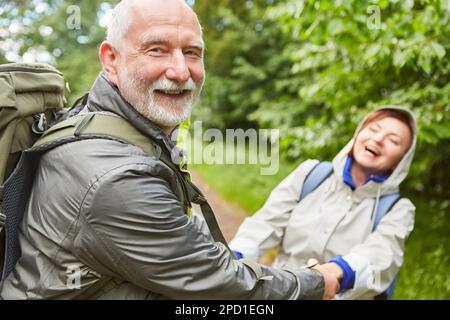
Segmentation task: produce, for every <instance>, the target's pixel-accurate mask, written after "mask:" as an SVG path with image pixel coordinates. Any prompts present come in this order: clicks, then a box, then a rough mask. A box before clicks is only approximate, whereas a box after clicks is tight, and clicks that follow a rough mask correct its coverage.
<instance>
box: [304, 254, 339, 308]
mask: <svg viewBox="0 0 450 320" xmlns="http://www.w3.org/2000/svg"><path fill="white" fill-rule="evenodd" d="M308 265H309V266H311V265H315V266H314V267H312V268H313V269H316V270H317V271H319V272H320V273H321V274H322V276H323V278H324V282H325V290H324V294H323V299H324V300H331V299H333V298H334V296H335V295H336V293H337V292H338V291H339V281H340V280H342V277H343V276H344V273H343V272H342V269H341V268H340V267H339V266H338V265H337V264H335V263H325V264H322V265H318V264H317V260H315V259H309V260H308Z"/></svg>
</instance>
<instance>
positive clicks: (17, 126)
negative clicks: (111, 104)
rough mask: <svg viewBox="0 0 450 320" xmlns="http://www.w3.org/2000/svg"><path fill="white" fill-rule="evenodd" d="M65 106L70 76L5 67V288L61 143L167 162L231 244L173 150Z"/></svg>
mask: <svg viewBox="0 0 450 320" xmlns="http://www.w3.org/2000/svg"><path fill="white" fill-rule="evenodd" d="M80 101H81V106H83V105H84V104H85V103H86V101H87V95H85V96H84V97H82V98H80V99H79V100H78V101H77V102H75V104H74V107H75V109H80V105H78V104H77V103H78V102H80ZM64 106H65V99H64V77H63V75H62V74H61V73H60V72H59V71H58V70H56V69H55V68H53V67H51V66H49V65H44V64H6V65H0V150H1V153H0V218H1V220H0V288H1V287H2V284H3V281H4V280H5V279H6V277H7V276H8V275H9V273H11V272H12V270H13V269H14V265H15V264H16V262H17V260H18V259H19V258H20V255H21V250H20V246H19V239H18V232H19V226H20V222H21V220H22V218H23V214H24V212H25V208H26V204H27V202H28V197H29V194H30V191H31V187H32V185H33V180H34V174H35V171H36V168H37V166H38V164H39V159H40V156H41V155H42V154H43V153H44V152H46V151H48V150H51V149H53V148H55V147H57V146H59V145H62V144H65V143H70V142H76V141H79V140H84V139H99V138H100V139H115V140H119V141H122V142H125V143H129V144H132V145H135V146H137V147H140V148H141V149H143V150H144V151H145V152H146V153H147V154H149V155H152V156H154V157H157V158H158V159H160V160H161V161H163V162H164V163H165V164H166V165H167V166H169V167H170V168H171V169H172V170H173V171H174V172H175V174H176V175H177V178H178V179H177V180H178V182H179V183H178V189H179V190H178V192H177V193H178V196H179V198H180V201H181V202H182V204H183V206H184V207H185V209H186V210H187V211H188V208H190V207H191V203H196V204H198V205H200V207H201V210H202V213H203V216H204V218H205V220H206V222H207V224H208V227H209V229H210V232H211V234H212V236H213V238H214V239H215V241H218V242H221V243H223V244H224V245H225V246H226V247H227V248H228V246H227V244H226V241H225V238H224V237H223V234H222V232H221V230H220V228H219V226H218V224H217V220H216V219H215V216H214V213H213V211H212V209H211V207H210V205H209V204H208V202H207V201H206V199H205V197H204V196H203V194H202V193H201V191H200V190H199V189H198V188H197V187H196V186H195V185H194V184H193V183H192V182H191V181H190V177H189V173H188V172H187V171H186V170H184V169H182V168H180V167H178V166H176V165H175V164H174V163H173V162H172V161H171V159H170V154H167V153H166V152H163V151H162V148H161V147H160V146H158V145H157V144H156V143H155V142H154V141H152V140H151V139H150V138H149V137H147V136H145V135H143V134H142V133H141V132H139V131H138V130H137V129H135V128H134V127H133V126H132V125H131V124H129V123H128V122H127V121H126V120H124V119H122V118H120V117H119V116H116V115H113V114H109V115H108V114H105V113H82V114H79V115H73V116H71V115H72V112H67V109H64ZM117 128H120V130H117ZM228 250H229V248H228ZM230 252H231V250H230ZM253 268H254V267H252V269H253ZM256 269H257V268H256ZM255 272H256V271H255Z"/></svg>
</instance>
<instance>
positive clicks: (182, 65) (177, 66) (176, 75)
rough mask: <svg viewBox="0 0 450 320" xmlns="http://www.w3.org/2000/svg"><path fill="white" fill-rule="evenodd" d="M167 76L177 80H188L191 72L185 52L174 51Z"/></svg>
mask: <svg viewBox="0 0 450 320" xmlns="http://www.w3.org/2000/svg"><path fill="white" fill-rule="evenodd" d="M166 77H167V78H168V79H170V80H173V81H177V82H186V81H188V80H189V77H190V72H189V68H188V66H187V64H186V59H185V57H184V54H183V52H181V51H176V52H174V54H173V56H172V61H171V62H170V66H169V68H167V70H166Z"/></svg>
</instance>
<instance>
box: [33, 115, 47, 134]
mask: <svg viewBox="0 0 450 320" xmlns="http://www.w3.org/2000/svg"><path fill="white" fill-rule="evenodd" d="M47 129H48V124H47V118H46V117H45V114H43V113H41V114H39V115H37V117H35V121H34V122H33V125H32V126H31V130H32V131H33V132H34V133H36V134H38V135H41V134H43V133H44V131H45V130H47Z"/></svg>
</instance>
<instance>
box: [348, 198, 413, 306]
mask: <svg viewBox="0 0 450 320" xmlns="http://www.w3.org/2000/svg"><path fill="white" fill-rule="evenodd" d="M414 213H415V207H414V205H413V204H412V203H411V201H409V200H408V199H405V198H403V199H400V200H399V201H398V202H397V203H396V204H395V205H394V207H393V208H392V209H391V210H390V211H389V212H388V213H387V214H386V215H385V216H384V217H383V218H382V219H381V221H380V223H379V224H378V226H377V228H376V229H375V231H374V232H372V233H371V234H370V235H369V236H368V237H367V239H366V241H364V242H363V243H362V244H359V245H357V246H355V247H353V248H352V249H351V250H350V252H349V253H348V254H346V255H344V256H343V258H344V260H345V261H347V263H348V264H349V265H350V267H351V268H352V269H353V270H354V271H355V272H356V276H355V283H354V286H353V289H351V290H347V291H346V292H345V293H343V294H342V295H341V296H340V298H342V299H355V298H369V297H374V296H376V295H378V294H380V293H382V292H384V291H385V290H386V289H387V288H388V287H389V285H390V284H391V283H392V281H393V280H394V278H395V276H396V275H397V273H398V272H399V270H400V267H401V265H402V263H403V254H404V248H405V241H406V239H407V238H408V236H409V234H410V233H411V231H412V230H413V228H414Z"/></svg>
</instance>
